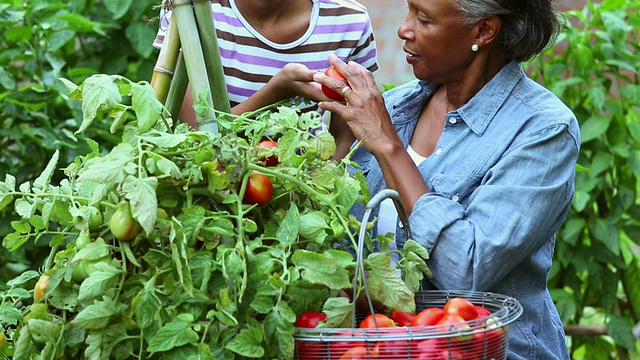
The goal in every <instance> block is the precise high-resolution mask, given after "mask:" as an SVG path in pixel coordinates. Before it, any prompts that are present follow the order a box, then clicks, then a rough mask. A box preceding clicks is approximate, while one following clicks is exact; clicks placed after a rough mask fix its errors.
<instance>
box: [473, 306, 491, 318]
mask: <svg viewBox="0 0 640 360" xmlns="http://www.w3.org/2000/svg"><path fill="white" fill-rule="evenodd" d="M475 307H476V311H477V312H478V319H481V318H485V317H489V316H491V311H489V309H487V308H486V307H484V306H480V305H476V306H475Z"/></svg>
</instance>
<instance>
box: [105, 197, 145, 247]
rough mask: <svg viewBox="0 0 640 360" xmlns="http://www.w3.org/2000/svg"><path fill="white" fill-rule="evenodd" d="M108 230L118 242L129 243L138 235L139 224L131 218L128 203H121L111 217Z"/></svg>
mask: <svg viewBox="0 0 640 360" xmlns="http://www.w3.org/2000/svg"><path fill="white" fill-rule="evenodd" d="M109 230H111V233H112V234H113V236H114V237H115V238H116V239H118V240H120V241H129V240H131V239H133V238H134V237H136V235H138V233H140V224H138V222H137V221H136V220H135V219H134V218H133V216H131V208H130V206H129V203H128V202H126V201H123V202H121V203H120V204H119V205H118V208H117V209H116V211H115V212H114V213H113V215H111V220H109Z"/></svg>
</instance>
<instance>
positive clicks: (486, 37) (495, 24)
mask: <svg viewBox="0 0 640 360" xmlns="http://www.w3.org/2000/svg"><path fill="white" fill-rule="evenodd" d="M501 25H502V21H501V20H500V18H499V17H498V16H496V15H489V16H485V17H483V18H482V19H480V20H479V21H478V22H477V23H476V25H475V28H476V44H478V45H479V46H480V47H485V46H487V45H489V44H491V43H492V42H494V41H495V40H496V39H497V38H498V33H499V32H500V26H501Z"/></svg>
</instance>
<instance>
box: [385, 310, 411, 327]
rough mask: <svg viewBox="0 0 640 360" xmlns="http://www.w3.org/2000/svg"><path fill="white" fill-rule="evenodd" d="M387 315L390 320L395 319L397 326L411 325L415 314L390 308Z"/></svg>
mask: <svg viewBox="0 0 640 360" xmlns="http://www.w3.org/2000/svg"><path fill="white" fill-rule="evenodd" d="M389 317H390V318H391V320H393V321H395V323H396V324H398V326H411V323H412V322H413V319H415V317H416V314H412V313H408V312H406V311H402V310H399V309H393V310H391V314H390V315H389Z"/></svg>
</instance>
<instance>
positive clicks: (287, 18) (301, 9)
mask: <svg viewBox="0 0 640 360" xmlns="http://www.w3.org/2000/svg"><path fill="white" fill-rule="evenodd" d="M234 1H235V4H236V7H237V8H238V10H239V11H240V13H241V14H242V16H243V17H244V18H245V19H246V20H247V21H248V22H249V23H250V24H251V26H252V27H253V28H254V29H256V30H257V31H258V32H259V33H260V34H262V36H264V37H266V38H267V39H269V40H271V41H273V42H275V43H280V44H285V43H289V42H293V41H295V40H297V39H298V38H300V37H301V36H302V35H303V34H304V33H305V32H306V31H307V29H308V27H309V20H310V18H311V9H312V8H313V1H312V0H285V1H275V0H234Z"/></svg>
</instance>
